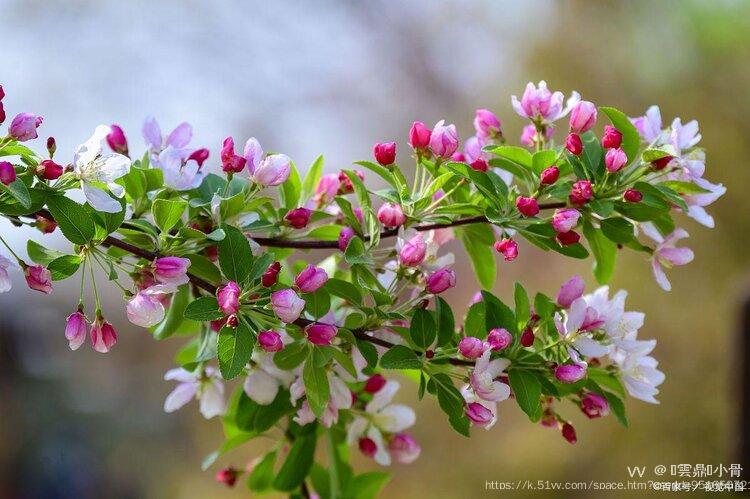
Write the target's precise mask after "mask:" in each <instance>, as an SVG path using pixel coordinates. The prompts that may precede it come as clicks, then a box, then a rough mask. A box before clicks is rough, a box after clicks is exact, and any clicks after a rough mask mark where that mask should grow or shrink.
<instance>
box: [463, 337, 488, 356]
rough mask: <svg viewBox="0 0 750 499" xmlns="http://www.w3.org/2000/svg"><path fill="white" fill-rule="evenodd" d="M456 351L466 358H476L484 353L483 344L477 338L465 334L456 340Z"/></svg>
mask: <svg viewBox="0 0 750 499" xmlns="http://www.w3.org/2000/svg"><path fill="white" fill-rule="evenodd" d="M458 351H459V352H460V353H461V355H463V356H464V357H466V358H467V359H472V360H473V359H478V358H479V357H481V356H482V354H483V353H484V344H483V343H482V340H480V339H479V338H475V337H473V336H467V337H465V338H461V341H459V342H458Z"/></svg>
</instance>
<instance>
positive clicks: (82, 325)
mask: <svg viewBox="0 0 750 499" xmlns="http://www.w3.org/2000/svg"><path fill="white" fill-rule="evenodd" d="M87 328H88V322H86V316H85V315H83V312H81V311H80V310H78V311H76V312H74V313H72V314H70V315H69V316H68V320H67V322H66V323H65V339H66V340H68V344H69V345H70V349H71V350H78V348H79V347H80V346H81V345H82V344H83V342H84V341H86V329H87Z"/></svg>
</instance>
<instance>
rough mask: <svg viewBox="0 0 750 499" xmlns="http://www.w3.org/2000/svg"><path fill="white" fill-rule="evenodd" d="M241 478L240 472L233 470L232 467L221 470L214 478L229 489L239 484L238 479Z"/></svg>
mask: <svg viewBox="0 0 750 499" xmlns="http://www.w3.org/2000/svg"><path fill="white" fill-rule="evenodd" d="M238 476H239V471H238V470H236V469H234V468H232V467H231V466H228V467H226V468H224V469H221V470H219V471H217V472H216V475H215V476H214V480H216V481H217V482H219V483H223V484H224V485H226V486H227V487H230V488H231V487H234V484H235V483H237V477H238Z"/></svg>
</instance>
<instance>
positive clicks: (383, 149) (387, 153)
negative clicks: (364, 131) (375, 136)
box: [372, 142, 396, 166]
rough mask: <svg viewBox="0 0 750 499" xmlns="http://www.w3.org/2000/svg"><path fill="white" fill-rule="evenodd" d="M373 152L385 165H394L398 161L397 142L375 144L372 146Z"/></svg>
mask: <svg viewBox="0 0 750 499" xmlns="http://www.w3.org/2000/svg"><path fill="white" fill-rule="evenodd" d="M372 153H373V155H374V156H375V161H377V162H378V163H380V164H381V165H383V166H388V165H392V164H393V162H394V161H396V143H395V142H383V143H380V144H375V146H374V147H373V148H372Z"/></svg>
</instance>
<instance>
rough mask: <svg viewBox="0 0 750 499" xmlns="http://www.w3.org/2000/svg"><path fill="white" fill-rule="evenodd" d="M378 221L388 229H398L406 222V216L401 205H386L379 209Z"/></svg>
mask: <svg viewBox="0 0 750 499" xmlns="http://www.w3.org/2000/svg"><path fill="white" fill-rule="evenodd" d="M378 220H380V222H381V223H382V224H383V225H385V226H386V227H398V226H399V225H403V223H404V222H406V215H404V212H403V210H401V206H400V205H399V204H396V203H385V204H384V205H383V206H381V207H380V208H379V209H378Z"/></svg>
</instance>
